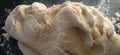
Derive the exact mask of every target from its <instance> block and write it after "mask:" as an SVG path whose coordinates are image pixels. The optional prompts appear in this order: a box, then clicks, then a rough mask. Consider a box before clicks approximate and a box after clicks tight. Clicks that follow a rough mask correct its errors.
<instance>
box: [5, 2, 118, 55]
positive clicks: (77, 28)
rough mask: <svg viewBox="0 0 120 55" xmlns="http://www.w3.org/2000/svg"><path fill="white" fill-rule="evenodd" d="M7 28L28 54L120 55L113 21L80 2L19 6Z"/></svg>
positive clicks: (12, 14) (21, 48) (10, 17)
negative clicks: (50, 5) (49, 5)
mask: <svg viewBox="0 0 120 55" xmlns="http://www.w3.org/2000/svg"><path fill="white" fill-rule="evenodd" d="M5 30H6V31H7V32H8V33H9V35H11V36H12V37H13V38H14V39H16V40H17V41H18V46H19V48H20V50H21V51H22V52H23V54H24V55H120V36H119V35H118V34H116V32H115V28H114V26H113V24H112V23H111V21H110V20H109V19H108V18H107V17H105V16H103V15H102V13H101V12H99V11H98V10H97V9H96V8H94V7H90V6H87V5H84V4H82V3H79V2H65V3H63V4H59V5H54V6H52V7H46V6H45V5H44V4H42V3H38V2H34V3H33V4H31V5H19V6H17V7H16V8H15V9H14V10H13V11H12V12H11V13H10V14H9V16H8V17H7V19H6V22H5Z"/></svg>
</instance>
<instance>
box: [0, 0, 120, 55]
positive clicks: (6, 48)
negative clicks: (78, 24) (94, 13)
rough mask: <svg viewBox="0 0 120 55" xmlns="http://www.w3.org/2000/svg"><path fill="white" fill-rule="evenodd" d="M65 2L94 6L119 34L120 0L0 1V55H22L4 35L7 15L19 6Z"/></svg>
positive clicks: (12, 41)
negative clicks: (34, 3) (117, 14)
mask: <svg viewBox="0 0 120 55" xmlns="http://www.w3.org/2000/svg"><path fill="white" fill-rule="evenodd" d="M65 1H73V2H83V3H84V4H86V5H89V6H94V7H96V8H97V9H99V10H100V11H101V12H103V13H104V15H105V16H107V17H109V19H110V20H111V21H112V22H113V24H114V26H115V30H116V33H118V34H119V33H120V23H119V22H120V17H118V16H116V15H115V13H116V12H120V0H0V55H23V54H22V53H21V51H20V50H19V48H18V46H17V41H16V40H15V39H13V38H12V37H9V38H7V37H6V36H5V35H4V34H6V32H5V31H4V29H3V27H4V23H5V20H6V18H7V16H8V15H9V13H10V12H11V11H12V10H13V8H15V7H16V6H17V5H20V4H31V3H33V2H42V3H44V4H45V5H47V6H48V7H50V6H52V5H53V4H61V3H63V2H65Z"/></svg>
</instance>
